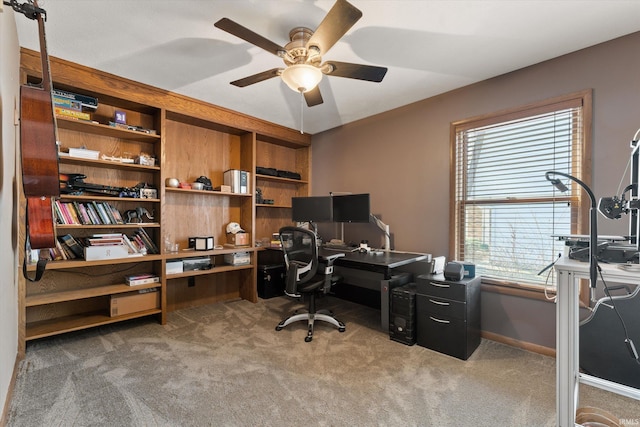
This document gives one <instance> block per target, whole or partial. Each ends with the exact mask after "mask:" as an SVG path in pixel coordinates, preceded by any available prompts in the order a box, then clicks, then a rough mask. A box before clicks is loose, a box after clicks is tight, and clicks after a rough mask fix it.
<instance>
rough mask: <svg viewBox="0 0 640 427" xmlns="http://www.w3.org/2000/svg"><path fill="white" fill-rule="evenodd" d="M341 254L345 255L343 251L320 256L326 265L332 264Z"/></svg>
mask: <svg viewBox="0 0 640 427" xmlns="http://www.w3.org/2000/svg"><path fill="white" fill-rule="evenodd" d="M343 256H345V254H343V253H337V254H331V255H328V256H324V255H323V256H322V258H323V259H324V260H325V261H326V263H327V265H333V262H334V261H335V260H336V259H338V258H342V257H343Z"/></svg>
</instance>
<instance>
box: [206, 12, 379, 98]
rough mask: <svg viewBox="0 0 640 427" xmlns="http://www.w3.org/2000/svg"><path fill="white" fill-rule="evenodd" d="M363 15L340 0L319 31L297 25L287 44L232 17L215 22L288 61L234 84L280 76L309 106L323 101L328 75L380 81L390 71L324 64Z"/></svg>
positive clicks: (321, 24)
mask: <svg viewBox="0 0 640 427" xmlns="http://www.w3.org/2000/svg"><path fill="white" fill-rule="evenodd" d="M361 17H362V12H361V11H360V10H359V9H357V8H356V7H354V6H353V5H352V4H350V3H349V2H347V1H346V0H337V1H336V3H335V4H334V5H333V7H332V8H331V10H329V13H327V16H325V18H324V19H323V20H322V22H321V23H320V25H319V26H318V28H317V29H316V31H315V32H314V31H312V30H310V29H309V28H306V27H296V28H294V29H292V30H291V31H290V32H289V39H290V40H291V41H290V42H289V43H287V44H286V45H285V46H284V47H282V46H280V45H278V44H277V43H274V42H272V41H271V40H268V39H266V38H264V37H262V36H261V35H259V34H257V33H254V32H253V31H251V30H249V29H248V28H246V27H243V26H242V25H240V24H238V23H236V22H234V21H232V20H230V19H228V18H222V19H220V20H219V21H218V22H216V23H215V24H214V25H215V26H216V27H218V28H220V29H221V30H224V31H226V32H228V33H230V34H233V35H234V36H236V37H239V38H241V39H243V40H246V41H248V42H249V43H251V44H253V45H256V46H258V47H260V48H262V49H264V50H266V51H267V52H270V53H272V54H274V55H276V56H279V57H281V58H282V59H283V60H284V63H285V67H284V68H273V69H271V70H267V71H263V72H261V73H258V74H254V75H251V76H248V77H245V78H243V79H239V80H235V81H233V82H231V84H232V85H234V86H238V87H245V86H249V85H252V84H254V83H258V82H261V81H263V80H267V79H270V78H272V77H277V76H280V77H281V78H282V80H283V81H284V82H285V83H286V84H287V86H289V87H290V88H291V89H292V90H294V91H296V92H300V93H302V94H303V95H304V98H305V100H306V102H307V105H308V106H309V107H313V106H314V105H318V104H322V102H323V101H322V95H321V94H320V89H319V88H318V83H320V80H322V76H323V75H324V74H326V75H328V76H337V77H346V78H350V79H358V80H367V81H370V82H377V83H379V82H381V81H382V79H383V78H384V75H385V74H386V73H387V68H385V67H376V66H371V65H362V64H352V63H348V62H338V61H326V62H324V63H322V55H324V54H326V53H327V52H328V51H329V49H331V47H332V46H333V45H334V44H335V43H336V42H337V41H338V40H340V38H341V37H342V36H343V35H345V34H346V32H347V31H349V29H350V28H351V27H352V26H353V25H354V24H355V23H356V22H357V21H358V20H359V19H360V18H361Z"/></svg>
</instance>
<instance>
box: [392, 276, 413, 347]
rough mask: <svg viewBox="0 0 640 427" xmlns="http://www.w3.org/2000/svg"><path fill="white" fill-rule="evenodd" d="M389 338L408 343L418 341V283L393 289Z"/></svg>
mask: <svg viewBox="0 0 640 427" xmlns="http://www.w3.org/2000/svg"><path fill="white" fill-rule="evenodd" d="M389 338H390V339H392V340H394V341H397V342H401V343H403V344H407V345H414V344H415V343H416V284H415V283H408V284H406V285H403V286H398V287H397V288H393V289H392V290H391V308H390V310H389Z"/></svg>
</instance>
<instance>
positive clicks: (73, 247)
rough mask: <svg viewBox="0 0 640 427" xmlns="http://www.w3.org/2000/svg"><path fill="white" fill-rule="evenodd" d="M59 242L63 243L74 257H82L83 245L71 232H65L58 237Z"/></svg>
mask: <svg viewBox="0 0 640 427" xmlns="http://www.w3.org/2000/svg"><path fill="white" fill-rule="evenodd" d="M60 239H61V240H62V241H61V243H64V244H65V245H66V246H67V248H69V249H70V252H71V253H72V254H73V255H74V258H84V246H82V245H81V244H80V243H79V242H78V241H77V240H76V239H75V238H74V237H73V236H72V235H71V234H65V235H64V236H62V237H60Z"/></svg>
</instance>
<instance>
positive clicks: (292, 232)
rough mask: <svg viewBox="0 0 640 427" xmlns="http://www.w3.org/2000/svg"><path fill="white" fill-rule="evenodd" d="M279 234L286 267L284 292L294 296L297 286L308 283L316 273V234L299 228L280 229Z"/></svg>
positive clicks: (317, 262)
mask: <svg viewBox="0 0 640 427" xmlns="http://www.w3.org/2000/svg"><path fill="white" fill-rule="evenodd" d="M279 234H280V243H281V244H282V252H283V253H284V260H285V263H286V265H287V284H286V291H287V293H288V294H294V293H296V288H297V286H298V285H302V284H304V283H306V282H308V281H309V280H311V279H312V278H313V277H314V276H315V275H316V273H317V272H318V264H319V261H318V244H317V241H316V234H315V233H314V232H313V231H311V230H307V229H306V228H300V227H282V228H281V229H280V232H279Z"/></svg>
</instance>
